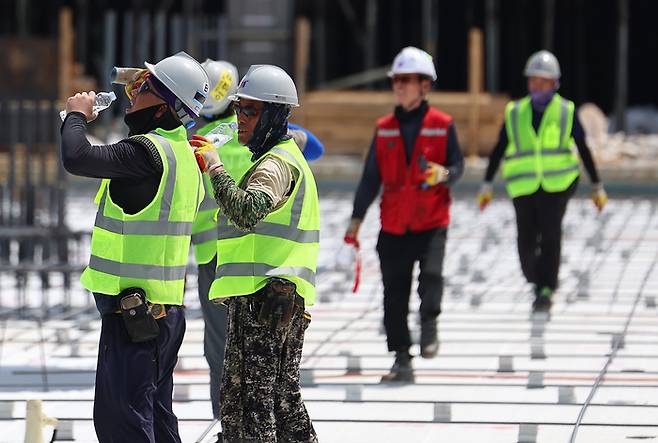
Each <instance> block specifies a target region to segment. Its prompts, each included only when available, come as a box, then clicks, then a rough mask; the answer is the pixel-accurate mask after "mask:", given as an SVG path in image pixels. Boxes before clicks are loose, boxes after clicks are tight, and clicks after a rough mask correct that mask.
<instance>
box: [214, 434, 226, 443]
mask: <svg viewBox="0 0 658 443" xmlns="http://www.w3.org/2000/svg"><path fill="white" fill-rule="evenodd" d="M214 443H224V437H223V436H222V433H221V432H218V433H217V440H215V442H214Z"/></svg>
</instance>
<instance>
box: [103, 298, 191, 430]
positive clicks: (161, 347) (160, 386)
mask: <svg viewBox="0 0 658 443" xmlns="http://www.w3.org/2000/svg"><path fill="white" fill-rule="evenodd" d="M101 322H102V323H101V337H100V343H99V346H98V365H97V367H96V393H95V397H94V427H95V428H96V436H97V437H98V441H99V443H125V442H130V443H180V441H181V439H180V437H179V435H178V419H177V418H176V416H175V415H174V413H173V412H172V408H171V403H172V401H171V397H172V391H173V387H174V381H173V373H174V366H176V361H177V359H178V357H177V355H178V350H179V349H180V346H181V343H182V342H183V335H184V333H185V315H184V312H183V308H181V307H179V306H174V307H171V308H169V310H168V312H167V316H166V317H164V318H161V319H159V320H158V325H159V326H160V335H159V336H158V337H157V338H156V339H154V340H149V341H147V342H144V343H133V342H131V341H130V339H129V338H128V333H127V332H126V327H125V325H124V323H123V319H122V317H121V315H118V314H106V315H103V317H102V320H101Z"/></svg>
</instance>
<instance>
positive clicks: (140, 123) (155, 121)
mask: <svg viewBox="0 0 658 443" xmlns="http://www.w3.org/2000/svg"><path fill="white" fill-rule="evenodd" d="M160 106H162V105H153V106H150V107H148V108H144V109H140V110H139V111H135V112H131V113H130V114H126V115H124V117H123V121H124V123H125V124H126V126H128V136H129V137H132V136H133V135H137V134H148V133H149V132H151V131H153V130H154V129H156V128H162V129H165V130H167V131H170V130H172V129H176V128H177V127H179V126H180V125H181V122H180V121H177V119H176V118H175V117H174V116H173V115H171V112H169V110H167V112H165V113H164V114H163V115H162V116H160V117H156V116H155V114H156V113H157V112H158V109H160Z"/></svg>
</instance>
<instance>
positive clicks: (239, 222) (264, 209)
mask: <svg viewBox="0 0 658 443" xmlns="http://www.w3.org/2000/svg"><path fill="white" fill-rule="evenodd" d="M210 180H211V182H212V187H213V191H214V193H215V200H216V201H217V205H219V208H220V210H221V211H222V212H223V213H224V214H225V215H226V216H227V217H228V218H229V219H231V221H232V222H233V223H234V224H235V225H236V226H237V227H238V228H239V229H242V230H243V231H250V230H252V229H253V228H254V226H256V224H257V223H258V222H259V221H261V220H262V219H264V218H265V217H266V216H267V214H269V213H270V212H271V211H272V209H274V203H273V201H272V199H271V197H270V196H269V195H268V194H267V193H265V192H263V191H261V190H257V189H249V187H247V189H246V190H244V189H240V188H239V187H238V185H237V184H236V183H235V180H233V179H232V178H231V176H230V175H228V173H227V172H226V171H222V172H220V173H219V174H217V175H215V176H213V177H212V178H211V179H210Z"/></svg>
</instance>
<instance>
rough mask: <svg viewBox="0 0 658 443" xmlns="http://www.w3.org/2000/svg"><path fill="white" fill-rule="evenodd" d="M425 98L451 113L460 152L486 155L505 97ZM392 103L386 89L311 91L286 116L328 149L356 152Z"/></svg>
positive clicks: (451, 94) (453, 94)
mask: <svg viewBox="0 0 658 443" xmlns="http://www.w3.org/2000/svg"><path fill="white" fill-rule="evenodd" d="M428 99H429V103H430V105H432V106H434V107H436V108H438V109H440V110H441V111H443V112H446V113H448V114H450V115H451V116H452V117H453V119H454V121H455V126H456V128H457V134H458V136H459V141H460V144H461V146H462V150H463V152H464V153H465V154H467V155H477V154H480V155H486V154H488V153H489V152H490V151H491V149H492V148H493V146H494V144H495V143H496V140H497V139H498V132H499V130H500V127H501V125H502V122H503V114H504V110H505V104H506V103H507V101H508V100H509V97H508V96H506V95H491V94H487V93H481V94H477V95H473V94H471V93H466V92H432V93H430V94H429V97H428ZM394 106H395V101H394V97H393V94H392V93H391V92H386V91H385V92H371V91H316V92H309V93H306V94H305V95H304V96H303V97H302V98H301V107H299V108H297V109H295V110H294V113H293V117H292V120H293V121H294V122H296V123H299V124H300V125H302V126H304V127H305V128H308V129H309V130H310V131H311V132H313V133H314V134H315V135H317V136H318V138H319V139H320V140H321V141H322V143H324V145H325V148H326V150H327V152H328V153H332V154H362V153H364V152H366V150H367V149H368V147H369V145H370V142H371V140H372V136H373V134H374V126H375V122H376V120H377V119H378V118H379V117H382V116H384V115H385V114H387V113H390V112H392V111H393V108H394ZM474 107H477V108H476V109H475V111H477V112H474ZM474 116H475V118H476V121H473V118H474ZM469 134H471V135H469ZM472 134H475V137H473V136H472ZM472 140H474V141H472Z"/></svg>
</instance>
